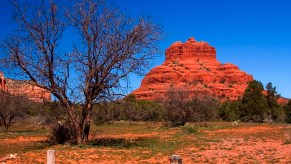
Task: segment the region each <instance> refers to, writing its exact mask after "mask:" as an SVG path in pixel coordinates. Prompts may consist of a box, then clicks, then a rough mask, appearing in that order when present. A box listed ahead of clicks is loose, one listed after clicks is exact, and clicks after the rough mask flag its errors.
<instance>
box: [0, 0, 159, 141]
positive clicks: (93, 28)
mask: <svg viewBox="0 0 291 164" xmlns="http://www.w3.org/2000/svg"><path fill="white" fill-rule="evenodd" d="M56 2H57V1H53V0H51V1H49V2H47V1H44V0H43V1H41V2H40V4H39V5H38V6H37V8H36V9H33V10H31V9H30V8H27V6H26V7H23V6H24V5H19V3H14V6H15V20H16V22H17V25H18V27H19V30H18V32H17V33H16V34H15V35H13V36H11V37H9V38H8V39H7V40H6V41H5V42H4V50H5V52H6V53H7V54H9V56H8V57H7V58H6V59H5V63H8V64H10V65H9V66H11V67H15V68H17V71H19V73H24V75H25V76H26V77H27V78H28V79H30V80H31V81H32V82H33V83H34V84H35V85H37V86H39V87H41V88H44V89H47V90H49V91H50V92H51V93H52V94H53V95H54V97H55V98H56V99H58V100H59V101H60V103H61V104H62V107H63V108H64V109H65V110H66V112H67V115H68V118H69V121H70V125H71V128H72V129H73V130H74V131H75V134H74V136H73V138H74V140H75V142H76V143H86V142H87V141H88V135H89V131H90V122H91V114H92V106H93V104H94V103H96V102H100V101H102V100H105V99H108V98H112V97H114V96H115V95H116V94H117V93H120V92H118V91H119V90H120V89H121V88H122V85H121V80H125V81H128V79H127V77H128V75H129V74H131V73H138V74H140V73H143V71H144V70H145V68H147V67H148V64H149V60H150V59H152V57H153V56H154V55H155V54H157V42H158V41H159V40H160V39H161V36H162V33H161V30H160V28H159V26H157V25H155V24H154V23H152V22H151V21H150V20H149V19H144V18H142V17H141V18H139V19H138V20H136V19H132V18H128V17H126V16H125V15H124V14H123V13H121V12H120V11H118V10H117V9H115V8H114V7H112V6H110V5H108V4H107V3H106V2H103V1H102V0H75V1H73V0H72V1H70V4H67V6H69V8H67V9H68V10H64V9H61V8H60V7H58V4H57V3H56ZM62 8H63V7H62ZM65 11H66V12H65ZM65 31H68V32H72V31H73V32H74V34H72V35H73V36H74V37H71V38H69V39H75V42H74V43H75V44H74V46H73V51H71V52H72V53H70V52H67V53H61V52H62V51H63V50H62V43H64V42H63V41H64V37H66V36H68V35H64V32H65ZM69 37H70V36H69ZM67 39H68V38H67ZM14 70H15V69H14ZM76 102H78V103H79V104H81V111H79V110H78V109H79V107H80V106H79V105H78V107H76V105H75V104H76Z"/></svg>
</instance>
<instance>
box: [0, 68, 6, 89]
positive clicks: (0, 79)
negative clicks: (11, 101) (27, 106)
mask: <svg viewBox="0 0 291 164" xmlns="http://www.w3.org/2000/svg"><path fill="white" fill-rule="evenodd" d="M0 91H5V92H6V91H7V86H6V80H5V78H4V74H3V73H2V72H0Z"/></svg>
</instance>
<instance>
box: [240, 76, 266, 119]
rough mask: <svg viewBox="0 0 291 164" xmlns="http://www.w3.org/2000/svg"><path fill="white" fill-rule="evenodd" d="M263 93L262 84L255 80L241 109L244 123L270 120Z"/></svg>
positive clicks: (244, 97)
mask: <svg viewBox="0 0 291 164" xmlns="http://www.w3.org/2000/svg"><path fill="white" fill-rule="evenodd" d="M263 91H264V87H263V84H262V83H261V82H259V81H257V80H253V81H251V82H250V83H249V85H248V87H247V89H246V90H245V93H244V94H243V98H242V100H241V105H240V107H239V109H240V110H239V113H240V118H241V119H242V121H253V122H263V121H264V120H265V119H268V116H269V115H270V111H269V108H268V102H267V100H266V98H265V96H264V94H263Z"/></svg>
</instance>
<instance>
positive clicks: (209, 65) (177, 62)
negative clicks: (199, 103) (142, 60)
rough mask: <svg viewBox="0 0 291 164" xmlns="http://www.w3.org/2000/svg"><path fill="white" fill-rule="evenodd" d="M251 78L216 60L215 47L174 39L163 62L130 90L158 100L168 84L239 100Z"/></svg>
mask: <svg viewBox="0 0 291 164" xmlns="http://www.w3.org/2000/svg"><path fill="white" fill-rule="evenodd" d="M252 80H253V77H252V76H251V75H249V74H247V73H245V72H243V71H241V70H240V69H239V68H238V67H237V66H236V65H234V64H231V63H226V64H222V63H220V62H219V61H218V60H217V59H216V50H215V48H214V47H212V46H210V45H209V44H208V43H206V42H203V41H201V42H197V41H195V40H194V38H190V39H188V41H186V42H185V43H182V42H175V43H174V44H172V45H171V46H170V47H169V48H167V49H166V60H165V62H164V63H163V64H162V65H160V66H157V67H155V68H153V69H152V70H151V71H150V72H149V73H148V74H147V75H146V76H145V77H144V79H143V80H142V83H141V86H140V88H138V89H137V90H135V91H133V92H132V94H134V95H135V96H136V97H137V98H138V99H145V100H157V99H161V98H162V97H163V96H164V95H165V94H166V93H167V92H168V91H169V88H170V87H171V86H174V87H175V88H184V89H187V91H191V92H203V93H204V92H206V93H209V94H211V95H214V96H216V97H218V98H219V99H221V100H238V99H240V98H241V97H242V95H243V93H244V91H245V89H246V88H247V86H248V83H249V82H250V81H252Z"/></svg>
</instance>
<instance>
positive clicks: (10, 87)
mask: <svg viewBox="0 0 291 164" xmlns="http://www.w3.org/2000/svg"><path fill="white" fill-rule="evenodd" d="M0 91H5V92H9V93H11V94H13V95H21V96H27V97H28V98H29V99H30V100H32V101H34V102H43V101H51V94H50V92H48V91H47V90H45V89H42V88H39V87H37V86H35V85H33V84H31V83H30V82H29V81H21V80H12V79H5V78H4V75H3V73H2V72H0Z"/></svg>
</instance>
